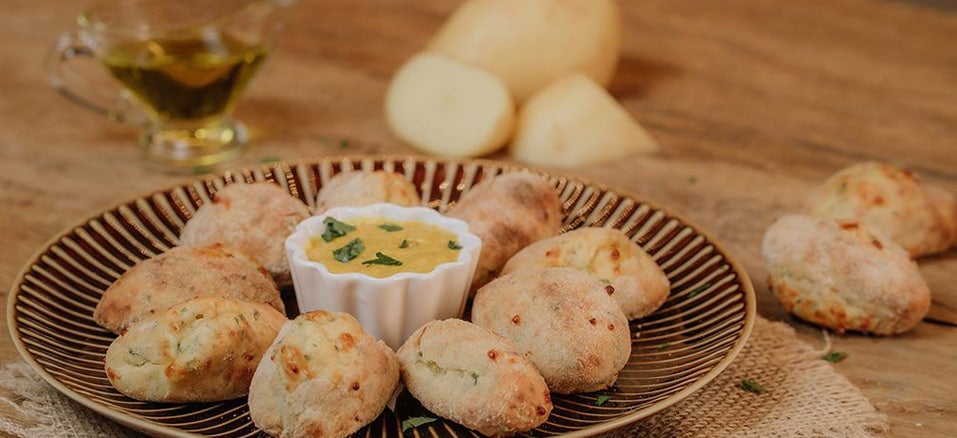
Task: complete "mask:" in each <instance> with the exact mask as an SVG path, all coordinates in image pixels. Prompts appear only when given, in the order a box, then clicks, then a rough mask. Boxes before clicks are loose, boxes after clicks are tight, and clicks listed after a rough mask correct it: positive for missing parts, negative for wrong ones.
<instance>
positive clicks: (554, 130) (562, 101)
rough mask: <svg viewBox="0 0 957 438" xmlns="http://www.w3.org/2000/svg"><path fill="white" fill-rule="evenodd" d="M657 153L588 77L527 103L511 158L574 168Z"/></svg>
mask: <svg viewBox="0 0 957 438" xmlns="http://www.w3.org/2000/svg"><path fill="white" fill-rule="evenodd" d="M657 149H658V144H657V143H656V142H655V141H654V139H653V138H651V136H650V135H648V133H647V132H646V131H645V130H644V128H642V127H641V125H639V124H638V122H637V121H635V119H634V118H633V117H632V116H631V114H629V113H628V111H627V110H625V108H624V107H622V106H621V104H619V103H618V102H617V101H616V100H615V98H614V97H612V96H611V95H610V94H608V92H607V91H605V89H604V88H602V87H601V86H599V85H598V84H596V83H595V82H594V81H592V80H591V79H590V78H589V77H588V76H585V75H583V74H580V73H573V74H571V75H568V76H565V77H563V78H561V79H559V80H557V81H555V82H553V83H552V84H551V85H549V86H548V87H546V88H544V89H542V90H541V91H539V92H538V93H536V94H535V95H534V96H532V98H531V99H529V100H528V102H526V103H525V105H524V106H523V107H522V109H521V110H520V111H519V114H518V125H517V127H516V131H515V138H514V139H513V140H512V144H511V146H510V148H509V152H510V153H511V154H512V156H513V157H515V159H517V160H519V161H523V162H526V163H529V164H533V165H539V166H551V167H575V166H581V165H587V164H595V163H600V162H605V161H611V160H614V159H617V158H621V157H623V156H625V155H628V154H632V153H636V152H650V151H654V150H657Z"/></svg>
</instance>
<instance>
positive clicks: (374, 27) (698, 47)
mask: <svg viewBox="0 0 957 438" xmlns="http://www.w3.org/2000/svg"><path fill="white" fill-rule="evenodd" d="M457 3H458V2H454V1H450V0H427V1H415V2H413V1H398V0H394V1H374V0H302V1H301V2H300V3H299V4H298V5H296V6H295V7H296V12H295V13H294V14H293V15H292V16H291V20H290V21H289V22H288V26H287V28H286V29H285V31H284V33H283V34H282V37H281V39H280V42H279V49H278V50H277V51H276V53H275V54H274V55H273V56H272V58H270V59H269V60H268V62H267V63H266V65H265V67H264V68H263V70H262V71H261V72H260V74H259V76H258V77H257V79H256V81H255V82H254V84H253V86H252V88H251V89H250V90H249V92H248V94H247V97H246V98H245V99H244V100H243V101H242V102H241V104H240V105H239V108H238V111H237V113H238V117H239V118H241V119H242V120H244V121H246V122H247V123H248V124H249V125H250V126H251V127H252V133H253V141H252V146H251V148H250V149H249V150H248V152H247V153H246V154H245V155H244V156H243V158H242V162H241V163H238V164H256V163H258V162H260V161H262V160H264V159H272V158H279V159H296V158H307V157H317V156H324V155H333V154H335V155H338V154H364V153H405V152H414V151H413V150H412V149H409V148H408V147H406V146H404V145H402V144H401V143H400V142H399V141H398V140H397V139H396V138H395V137H394V136H393V135H391V134H390V132H389V131H388V129H387V128H386V125H385V123H384V120H383V111H382V100H383V94H384V91H385V88H386V85H387V83H388V81H389V78H390V76H391V74H392V73H393V72H394V71H395V69H396V68H397V67H398V66H399V65H400V64H401V63H402V62H403V61H404V60H405V59H406V58H407V57H408V56H410V55H411V54H413V53H414V52H416V51H417V50H419V49H420V48H422V46H423V45H424V44H425V42H426V41H427V39H428V38H429V36H430V35H431V34H432V32H434V31H435V29H436V28H437V27H438V26H439V25H440V24H441V22H442V20H443V19H444V17H446V16H447V15H448V14H449V13H450V12H451V10H452V9H453V8H454V7H455V5H456V4H457ZM621 5H622V8H623V12H624V20H625V35H624V37H625V42H624V47H623V51H622V58H621V64H620V66H619V69H618V71H617V74H616V76H615V78H614V80H613V83H612V85H611V91H612V92H613V94H614V95H615V96H616V97H617V98H619V99H620V100H621V101H622V102H623V103H624V105H625V106H626V107H627V109H628V110H629V111H630V112H631V113H632V114H633V115H634V116H635V117H636V118H637V119H638V120H639V121H640V122H641V123H642V124H643V125H644V126H645V127H646V128H647V129H648V130H649V131H650V133H651V134H652V135H653V136H654V137H655V138H657V140H658V141H659V142H660V143H661V145H662V150H661V152H660V153H657V154H655V155H649V156H634V157H629V158H628V159H624V160H620V161H617V162H615V163H611V164H606V165H597V166H591V167H586V168H581V169H576V170H574V171H567V173H569V174H574V175H577V176H581V177H585V178H588V179H591V180H594V181H598V182H602V183H606V184H609V185H612V186H615V187H618V188H621V189H623V190H626V191H629V192H632V193H634V194H636V195H638V196H640V197H644V198H647V199H650V200H653V201H654V202H656V203H657V204H659V205H662V206H665V207H666V208H668V209H669V210H672V211H674V212H676V213H678V214H680V215H682V216H684V217H685V218H687V219H689V220H690V221H691V222H692V223H695V224H697V225H699V226H701V227H702V228H704V229H705V230H708V231H709V232H710V233H711V234H712V235H713V236H715V237H716V238H717V239H718V240H719V241H721V242H723V243H724V244H725V245H726V247H727V248H728V249H729V250H730V251H731V252H732V253H733V254H735V255H736V256H737V257H738V258H739V259H740V260H741V261H742V262H743V264H744V265H745V267H746V268H747V270H748V271H749V273H750V275H751V277H752V278H753V279H754V281H755V283H756V284H755V287H756V290H757V294H758V300H759V311H760V313H761V314H762V315H764V316H766V317H768V318H771V319H785V320H789V319H788V317H787V315H786V314H785V313H784V312H783V310H782V309H781V308H780V306H779V305H778V304H777V302H776V301H775V300H774V298H773V297H772V296H771V295H770V293H769V292H768V290H767V287H766V286H765V284H764V278H765V276H766V271H765V269H764V266H763V263H762V260H761V257H760V251H759V246H760V240H761V237H762V235H763V233H764V230H765V229H766V227H767V226H768V225H769V224H770V223H771V222H772V221H773V220H774V219H775V218H776V217H778V216H780V215H782V214H785V213H788V212H794V211H796V210H798V209H799V208H800V206H801V203H802V202H803V200H804V199H805V197H806V196H807V195H808V194H809V192H810V190H811V189H812V188H814V187H815V186H816V185H817V184H819V183H820V182H821V181H823V180H824V179H825V178H826V177H827V176H828V175H829V174H831V173H833V172H834V171H836V170H838V169H839V168H841V167H844V166H847V165H850V164H852V163H855V162H859V161H862V160H887V161H892V162H895V163H899V164H902V165H905V166H907V167H908V168H910V169H912V170H914V171H916V172H918V173H919V174H920V175H921V176H922V177H923V178H924V179H925V180H927V181H930V182H933V183H935V184H938V185H940V186H943V187H945V188H947V189H949V190H950V191H951V192H957V50H955V49H954V47H955V42H957V12H955V9H954V7H955V5H957V3H955V2H953V1H936V2H931V1H924V2H910V3H909V2H901V1H886V0H808V1H800V2H798V1H790V2H785V1H774V0H627V1H624V0H623V1H622V2H621ZM5 6H6V7H5V8H4V9H5V10H7V11H15V12H14V13H7V14H3V15H2V16H0V29H2V30H0V35H2V38H0V53H2V56H0V66H2V69H0V71H2V75H0V114H2V123H3V129H2V130H0V206H2V208H0V236H2V243H3V251H0V284H2V285H10V284H12V283H13V281H14V278H15V276H16V274H17V272H18V271H19V270H20V268H21V267H22V266H23V264H24V263H25V262H26V261H27V260H28V259H29V257H30V256H31V255H32V254H34V253H35V252H36V251H37V250H39V249H40V248H41V247H42V245H43V244H44V243H45V242H46V241H47V240H48V239H49V238H51V237H52V236H53V235H55V234H56V233H58V232H60V231H62V230H64V229H65V228H66V227H69V226H71V225H73V224H76V223H78V222H79V221H81V220H82V219H85V218H86V217H88V216H90V215H92V214H93V213H96V212H98V211H100V210H102V209H104V208H106V207H108V206H111V205H113V204H115V203H118V202H120V201H125V200H127V199H130V198H133V197H135V196H136V195H139V194H143V193H146V192H150V191H153V190H156V189H159V188H163V187H166V186H169V185H172V184H173V183H176V182H180V181H182V180H184V178H185V177H183V176H181V175H170V174H164V173H160V172H157V171H154V170H150V169H148V168H147V167H146V166H144V165H143V162H142V160H141V158H140V155H139V152H138V150H137V148H136V147H135V142H136V130H135V129H134V128H131V127H127V126H122V125H117V124H114V123H112V122H110V121H108V120H105V119H103V118H101V117H99V116H98V115H96V114H93V113H91V112H88V111H84V110H82V109H81V108H79V107H77V106H74V105H72V104H70V103H69V102H67V101H66V100H64V99H63V98H61V97H60V96H58V95H57V94H56V93H55V92H54V91H53V90H52V89H51V88H50V87H49V86H48V84H47V82H46V79H45V76H44V71H43V58H44V56H45V53H46V51H47V48H48V47H49V45H50V44H51V43H52V41H53V40H54V39H55V37H56V36H57V35H58V34H59V33H60V32H62V31H63V30H65V29H67V28H68V27H69V26H70V25H71V23H72V20H73V16H74V15H75V14H76V13H77V12H79V11H80V9H81V8H82V4H81V3H80V2H77V1H70V2H64V1H60V0H30V1H25V0H6V2H5ZM340 140H348V146H347V147H345V148H343V147H342V146H341V142H340ZM493 158H502V159H507V157H505V156H504V155H496V156H493ZM920 263H921V268H922V271H923V272H924V274H925V276H926V278H927V280H928V282H929V284H930V286H931V289H932V291H933V294H934V296H935V301H936V303H935V311H938V312H943V311H946V310H947V307H949V308H950V309H957V286H955V284H957V281H955V280H957V250H953V249H952V250H951V251H950V252H948V253H945V254H943V255H939V256H935V257H930V258H926V259H922V260H920ZM3 289H4V291H3V295H4V296H3V297H2V298H3V300H2V301H0V302H2V303H4V304H3V305H4V307H5V303H6V287H3ZM789 321H790V322H791V323H792V325H794V326H795V327H796V328H797V329H798V331H799V333H800V335H801V337H802V338H803V339H805V340H806V341H807V342H809V343H810V344H812V345H815V346H822V345H823V337H822V333H821V331H820V330H819V329H817V328H814V327H811V326H808V325H806V324H803V323H800V322H798V321H796V320H789ZM0 330H2V331H3V340H2V341H0V361H7V360H12V359H15V358H16V357H17V353H16V351H15V350H14V348H13V345H12V344H11V343H10V341H9V339H8V338H9V336H8V334H7V329H6V325H5V324H4V325H3V328H2V329H0ZM833 339H834V349H835V350H838V351H844V352H847V353H849V356H848V357H847V359H846V360H844V361H843V362H841V363H839V364H837V365H836V369H837V370H838V371H839V372H840V373H842V374H844V375H845V376H847V377H848V378H849V379H850V380H851V381H852V382H853V383H854V384H856V385H857V386H859V387H860V388H861V389H862V390H863V392H864V394H865V395H866V396H867V397H869V398H870V400H871V402H872V403H873V404H874V405H875V406H876V407H877V408H878V409H879V410H880V411H882V412H884V413H886V414H887V415H888V417H889V419H890V423H891V427H892V429H891V435H892V436H901V437H904V436H957V377H955V376H957V328H955V327H951V326H945V325H940V324H935V323H922V324H921V325H920V326H919V327H917V329H916V330H914V331H913V332H911V333H908V334H905V335H902V336H897V337H892V338H876V337H867V336H859V335H853V334H851V335H844V336H833Z"/></svg>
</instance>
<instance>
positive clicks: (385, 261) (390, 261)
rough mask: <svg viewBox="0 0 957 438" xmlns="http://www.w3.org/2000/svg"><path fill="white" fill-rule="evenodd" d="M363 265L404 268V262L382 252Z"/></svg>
mask: <svg viewBox="0 0 957 438" xmlns="http://www.w3.org/2000/svg"><path fill="white" fill-rule="evenodd" d="M362 264H363V265H366V266H368V265H388V266H402V262H400V261H398V260H396V259H394V258H392V257H389V256H387V255H385V254H383V253H381V252H377V253H375V258H374V259H370V260H366V261H364V262H362Z"/></svg>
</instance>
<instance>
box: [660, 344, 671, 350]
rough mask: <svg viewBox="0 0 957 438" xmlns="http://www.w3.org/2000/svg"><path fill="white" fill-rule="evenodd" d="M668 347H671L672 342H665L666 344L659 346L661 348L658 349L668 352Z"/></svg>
mask: <svg viewBox="0 0 957 438" xmlns="http://www.w3.org/2000/svg"><path fill="white" fill-rule="evenodd" d="M668 347H671V342H665V343H664V344H661V345H659V346H658V349H659V350H667V349H668Z"/></svg>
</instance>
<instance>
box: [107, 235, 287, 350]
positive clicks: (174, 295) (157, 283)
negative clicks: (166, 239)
mask: <svg viewBox="0 0 957 438" xmlns="http://www.w3.org/2000/svg"><path fill="white" fill-rule="evenodd" d="M209 296H212V297H222V298H231V299H236V300H242V301H251V302H259V303H266V304H268V305H270V306H272V307H274V308H275V309H276V310H278V311H279V312H280V313H285V311H286V310H285V306H284V305H283V302H282V297H281V296H280V294H279V288H278V287H276V283H275V282H273V280H272V278H271V277H270V276H269V273H268V272H266V270H265V268H263V267H262V265H260V264H259V263H256V261H254V260H252V259H250V258H248V257H247V256H246V255H244V254H242V253H240V252H237V251H234V250H232V249H230V248H226V247H224V246H222V245H218V244H217V245H212V246H208V247H196V248H184V247H175V248H171V249H170V250H169V251H167V252H165V253H163V254H160V255H157V256H156V257H153V258H151V259H147V260H144V261H142V262H140V263H138V264H136V265H135V266H133V267H132V268H130V269H129V270H127V271H126V272H125V273H123V275H121V276H120V277H119V278H118V279H117V280H116V281H114V282H113V284H111V285H110V287H109V288H107V289H106V292H104V293H103V296H102V297H101V298H100V302H99V303H98V304H97V305H96V310H94V312H93V320H94V321H96V323H97V324H99V325H101V326H103V327H104V328H106V329H108V330H110V331H112V332H114V333H122V332H123V331H124V330H126V328H127V327H129V326H130V325H131V324H133V323H134V322H136V321H138V320H140V319H143V318H145V317H147V316H150V315H153V314H156V313H158V312H162V311H164V310H166V309H168V308H170V307H172V306H174V305H176V304H178V303H181V302H183V301H186V300H189V299H192V298H198V297H209Z"/></svg>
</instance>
